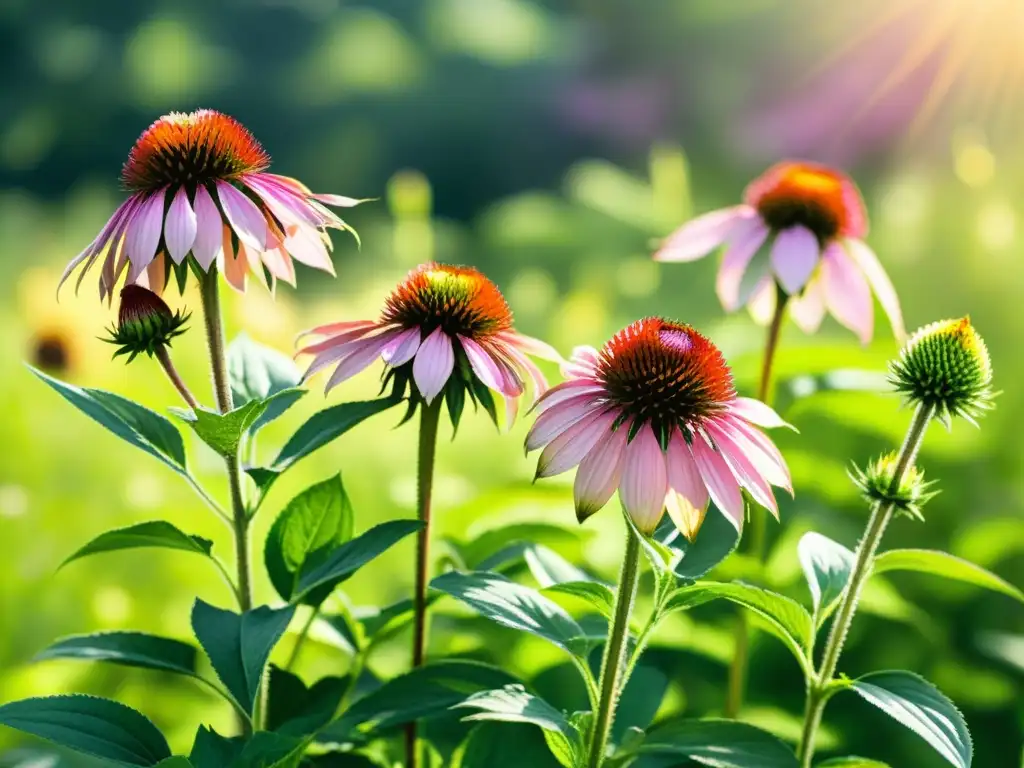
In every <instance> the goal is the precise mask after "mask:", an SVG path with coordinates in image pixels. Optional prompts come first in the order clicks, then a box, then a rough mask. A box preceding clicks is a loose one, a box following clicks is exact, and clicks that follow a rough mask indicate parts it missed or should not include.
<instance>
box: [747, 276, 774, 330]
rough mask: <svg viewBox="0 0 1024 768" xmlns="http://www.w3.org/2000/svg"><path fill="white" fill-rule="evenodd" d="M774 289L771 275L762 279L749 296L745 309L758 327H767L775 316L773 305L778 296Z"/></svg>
mask: <svg viewBox="0 0 1024 768" xmlns="http://www.w3.org/2000/svg"><path fill="white" fill-rule="evenodd" d="M777 293H778V292H777V291H776V288H775V278H773V277H772V276H771V275H766V276H765V277H762V278H761V280H760V281H759V282H758V283H757V285H756V286H755V287H754V290H753V291H752V292H751V294H750V300H749V301H748V302H747V309H749V310H750V316H751V317H752V318H754V322H755V323H757V324H758V325H768V323H770V322H771V321H772V317H773V316H774V315H775V305H776V301H777V300H778V295H777Z"/></svg>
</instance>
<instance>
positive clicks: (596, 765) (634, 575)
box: [587, 525, 640, 768]
mask: <svg viewBox="0 0 1024 768" xmlns="http://www.w3.org/2000/svg"><path fill="white" fill-rule="evenodd" d="M639 582H640V539H639V538H638V537H637V534H636V532H635V531H634V530H633V527H632V526H631V525H627V526H626V553H625V555H624V556H623V558H622V572H621V573H620V575H619V587H618V594H617V596H616V599H615V615H614V616H613V618H612V624H611V626H610V627H609V630H608V642H607V643H605V646H604V658H603V659H602V661H601V686H600V687H601V697H600V700H599V701H598V707H597V712H596V713H595V714H594V728H593V731H592V732H591V737H590V751H589V757H588V759H587V765H588V766H589V768H600V766H601V764H602V763H603V762H604V756H605V752H606V751H607V749H608V738H609V736H610V735H611V730H612V723H613V722H614V721H615V708H616V706H617V705H618V701H619V694H620V693H621V692H622V686H623V684H624V683H625V680H624V678H623V671H624V667H625V666H626V646H627V643H626V639H627V637H628V636H629V619H630V616H631V615H632V613H633V603H634V602H635V600H636V589H637V584H638V583H639Z"/></svg>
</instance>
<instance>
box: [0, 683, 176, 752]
mask: <svg viewBox="0 0 1024 768" xmlns="http://www.w3.org/2000/svg"><path fill="white" fill-rule="evenodd" d="M0 725H6V726H7V727H8V728H14V729H15V730H18V731H21V732H22V733H28V734H31V735H33V736H38V737H39V738H41V739H46V740H47V741H51V742H53V743H54V744H58V745H60V746H62V747H67V748H68V749H71V750H74V751H75V752H81V753H83V754H86V755H92V756H93V757H98V758H101V759H103V760H110V761H111V762H113V763H115V764H117V765H137V766H154V765H157V764H158V763H160V761H162V760H165V759H167V758H169V757H171V748H170V747H169V746H168V745H167V739H165V738H164V736H163V734H162V733H160V731H159V730H157V727H156V726H155V725H153V723H152V722H150V720H149V719H148V718H147V717H146V716H145V715H143V714H142V713H140V712H137V711H135V710H134V709H132V708H131V707H126V706H125V705H124V704H119V703H118V702H116V701H110V700H109V699H100V698H97V697H95V696H83V695H80V694H74V695H70V696H47V697H43V698H36V699H23V700H21V701H12V702H11V703H9V704H4V705H3V706H0Z"/></svg>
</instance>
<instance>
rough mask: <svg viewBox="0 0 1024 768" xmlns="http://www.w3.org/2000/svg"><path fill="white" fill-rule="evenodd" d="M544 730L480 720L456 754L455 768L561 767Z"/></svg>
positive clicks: (453, 763)
mask: <svg viewBox="0 0 1024 768" xmlns="http://www.w3.org/2000/svg"><path fill="white" fill-rule="evenodd" d="M542 733H544V732H543V731H539V730H538V729H536V728H534V727H533V726H530V725H515V724H514V723H481V724H480V725H478V726H477V727H476V728H474V729H473V730H472V731H471V732H470V734H469V738H467V739H466V741H465V743H464V744H463V745H462V746H461V747H460V748H459V751H458V752H457V753H456V754H455V755H454V756H453V757H454V759H453V761H452V768H523V766H529V768H558V766H559V765H560V763H559V762H558V761H557V760H556V759H555V757H554V756H553V755H552V754H551V750H550V748H549V747H548V745H547V744H546V742H545V739H544V738H543V737H542V736H541V734H542Z"/></svg>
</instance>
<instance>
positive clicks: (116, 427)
mask: <svg viewBox="0 0 1024 768" xmlns="http://www.w3.org/2000/svg"><path fill="white" fill-rule="evenodd" d="M29 370H30V371H32V373H34V374H35V375H36V376H38V377H39V378H40V379H42V380H43V381H44V382H46V383H47V384H49V385H50V386H51V387H52V388H53V389H55V390H56V391H57V393H58V394H60V395H61V397H63V398H64V399H65V400H67V401H68V402H69V403H71V404H72V405H73V406H75V407H76V408H77V409H78V410H80V411H81V412H82V413H84V414H85V415H86V416H88V417H89V418H91V419H92V420H93V421H95V422H97V423H98V424H101V425H102V426H104V427H106V428H107V429H108V430H109V431H111V432H113V433H114V434H115V435H117V436H118V437H120V438H121V439H122V440H124V441H126V442H128V443H130V444H131V445H134V446H135V447H136V448H140V449H141V450H143V451H145V452H146V453H148V454H149V455H150V456H153V457H155V458H157V459H159V460H160V461H161V462H163V463H164V464H166V465H167V466H168V467H170V468H171V469H173V470H174V471H175V472H177V473H179V474H182V475H187V474H188V469H187V465H186V461H185V442H184V441H183V440H182V438H181V433H180V432H179V431H178V430H177V428H176V427H175V426H174V424H172V423H171V422H170V420H168V419H166V418H164V417H163V416H161V415H160V414H159V413H156V412H155V411H151V410H150V409H149V408H146V407H144V406H142V405H139V404H138V403H136V402H133V401H131V400H129V399H127V398H124V397H121V396H120V395H115V394H114V393H113V392H107V391H105V390H102V389H90V388H88V387H76V386H74V385H73V384H67V383H65V382H63V381H60V380H59V379H55V378H53V377H52V376H47V375H46V374H45V373H43V372H42V371H39V370H36V369H35V368H33V367H32V366H29Z"/></svg>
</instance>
